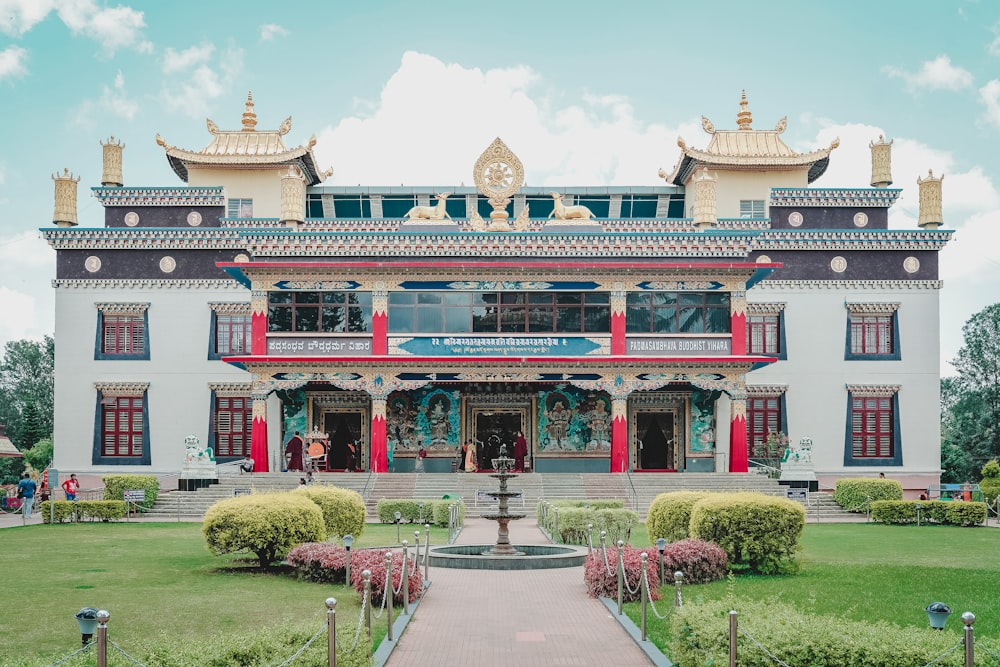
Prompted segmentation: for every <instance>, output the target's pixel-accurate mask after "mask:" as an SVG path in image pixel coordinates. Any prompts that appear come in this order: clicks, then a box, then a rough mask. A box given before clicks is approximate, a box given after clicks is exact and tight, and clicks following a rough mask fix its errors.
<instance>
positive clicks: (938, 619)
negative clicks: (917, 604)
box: [924, 602, 951, 630]
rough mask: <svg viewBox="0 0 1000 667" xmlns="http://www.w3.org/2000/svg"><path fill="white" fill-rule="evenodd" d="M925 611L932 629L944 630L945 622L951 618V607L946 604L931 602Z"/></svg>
mask: <svg viewBox="0 0 1000 667" xmlns="http://www.w3.org/2000/svg"><path fill="white" fill-rule="evenodd" d="M924 611H926V612H927V620H929V621H930V623H931V628H932V629H934V630H944V624H945V621H947V620H948V617H949V616H951V607H949V606H948V605H946V604H945V603H944V602H931V603H930V604H929V605H927V606H926V607H924Z"/></svg>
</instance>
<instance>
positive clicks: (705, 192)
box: [694, 167, 719, 230]
mask: <svg viewBox="0 0 1000 667" xmlns="http://www.w3.org/2000/svg"><path fill="white" fill-rule="evenodd" d="M717 181H718V179H717V178H716V177H715V176H712V175H711V174H709V173H708V167H703V168H702V169H701V171H699V172H698V173H697V174H695V177H694V224H695V227H697V228H698V229H701V230H706V229H709V228H711V227H715V226H716V224H717V223H718V221H719V219H718V214H717V213H716V199H717V197H716V187H715V186H716V182H717Z"/></svg>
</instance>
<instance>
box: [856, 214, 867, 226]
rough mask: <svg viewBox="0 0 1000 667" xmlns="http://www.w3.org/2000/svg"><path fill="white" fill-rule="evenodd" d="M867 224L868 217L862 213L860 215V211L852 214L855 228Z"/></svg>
mask: <svg viewBox="0 0 1000 667" xmlns="http://www.w3.org/2000/svg"><path fill="white" fill-rule="evenodd" d="M867 224H868V216H867V215H865V214H864V213H862V212H860V211H859V212H857V213H855V214H854V226H855V227H864V226H865V225H867Z"/></svg>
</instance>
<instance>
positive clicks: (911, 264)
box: [903, 256, 920, 273]
mask: <svg viewBox="0 0 1000 667" xmlns="http://www.w3.org/2000/svg"><path fill="white" fill-rule="evenodd" d="M903 270H904V271H906V272H907V273H916V272H917V271H919V270H920V260H919V259H917V258H916V257H912V256H911V257H907V258H906V259H904V260H903Z"/></svg>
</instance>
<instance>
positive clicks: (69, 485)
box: [62, 474, 80, 500]
mask: <svg viewBox="0 0 1000 667" xmlns="http://www.w3.org/2000/svg"><path fill="white" fill-rule="evenodd" d="M62 488H63V491H65V492H66V500H76V492H77V491H79V490H80V482H79V480H77V478H76V475H75V474H73V475H70V476H69V479H67V480H66V481H65V482H63V483H62Z"/></svg>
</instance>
